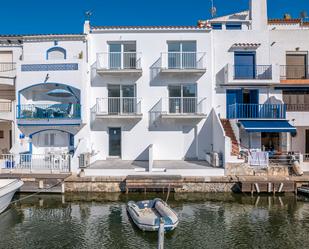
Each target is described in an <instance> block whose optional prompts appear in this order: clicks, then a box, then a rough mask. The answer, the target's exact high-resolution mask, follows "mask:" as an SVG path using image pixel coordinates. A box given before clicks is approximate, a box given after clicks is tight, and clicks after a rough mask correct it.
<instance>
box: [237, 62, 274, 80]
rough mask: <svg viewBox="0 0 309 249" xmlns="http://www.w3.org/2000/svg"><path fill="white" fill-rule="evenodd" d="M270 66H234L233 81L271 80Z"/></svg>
mask: <svg viewBox="0 0 309 249" xmlns="http://www.w3.org/2000/svg"><path fill="white" fill-rule="evenodd" d="M272 71H273V70H272V65H255V66H247V65H234V80H271V79H272V75H273V72H272Z"/></svg>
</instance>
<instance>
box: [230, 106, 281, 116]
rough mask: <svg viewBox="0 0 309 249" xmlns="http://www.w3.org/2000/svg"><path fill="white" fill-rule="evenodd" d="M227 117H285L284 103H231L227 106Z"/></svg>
mask: <svg viewBox="0 0 309 249" xmlns="http://www.w3.org/2000/svg"><path fill="white" fill-rule="evenodd" d="M227 118H229V119H285V118H286V105H285V104H233V105H229V106H228V112H227Z"/></svg>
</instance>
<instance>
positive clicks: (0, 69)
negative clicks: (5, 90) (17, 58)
mask: <svg viewBox="0 0 309 249" xmlns="http://www.w3.org/2000/svg"><path fill="white" fill-rule="evenodd" d="M15 78H16V63H13V62H1V63H0V84H5V85H12V86H13V85H14V83H15Z"/></svg>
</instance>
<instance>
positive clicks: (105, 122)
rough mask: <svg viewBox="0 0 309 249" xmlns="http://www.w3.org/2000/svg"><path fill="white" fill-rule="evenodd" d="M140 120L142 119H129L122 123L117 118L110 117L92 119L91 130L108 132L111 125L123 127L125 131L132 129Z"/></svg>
mask: <svg viewBox="0 0 309 249" xmlns="http://www.w3.org/2000/svg"><path fill="white" fill-rule="evenodd" d="M138 122H140V119H138V120H136V119H128V120H126V122H125V123H120V122H119V121H117V120H110V119H96V120H94V121H91V126H90V127H91V130H92V131H106V132H108V128H109V127H121V129H122V130H123V131H130V130H132V129H133V127H134V126H135V125H136V124H137V123H138Z"/></svg>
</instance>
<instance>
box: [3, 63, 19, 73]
mask: <svg viewBox="0 0 309 249" xmlns="http://www.w3.org/2000/svg"><path fill="white" fill-rule="evenodd" d="M14 70H16V63H15V62H0V72H9V71H14Z"/></svg>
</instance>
